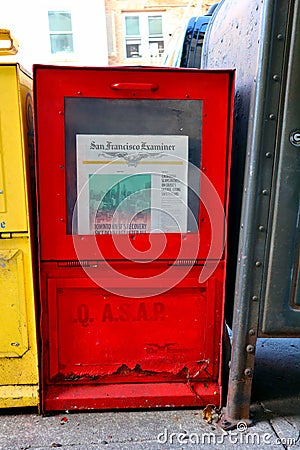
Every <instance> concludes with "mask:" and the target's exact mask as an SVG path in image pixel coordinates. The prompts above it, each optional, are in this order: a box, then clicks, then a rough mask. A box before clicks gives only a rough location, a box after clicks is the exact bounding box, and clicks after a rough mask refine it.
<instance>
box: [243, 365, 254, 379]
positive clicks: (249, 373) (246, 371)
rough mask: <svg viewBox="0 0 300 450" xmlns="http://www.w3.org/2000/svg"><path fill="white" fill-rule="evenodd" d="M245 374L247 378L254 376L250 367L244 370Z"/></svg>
mask: <svg viewBox="0 0 300 450" xmlns="http://www.w3.org/2000/svg"><path fill="white" fill-rule="evenodd" d="M244 374H245V375H246V376H247V377H251V376H252V374H253V370H252V369H251V368H250V367H247V369H245V370H244Z"/></svg>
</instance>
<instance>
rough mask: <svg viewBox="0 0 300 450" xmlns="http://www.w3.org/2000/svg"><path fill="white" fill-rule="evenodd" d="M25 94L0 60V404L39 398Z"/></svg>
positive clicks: (12, 67)
mask: <svg viewBox="0 0 300 450" xmlns="http://www.w3.org/2000/svg"><path fill="white" fill-rule="evenodd" d="M0 41H1V33H0ZM0 46H1V42H0ZM0 54H1V52H0ZM31 92H32V79H31V77H30V76H29V74H27V73H26V72H25V71H24V70H23V69H22V68H21V67H20V66H19V64H17V63H5V64H0V294H1V295H0V317H1V326H0V408H10V407H20V406H36V405H38V401H39V398H38V358H37V343H36V324H35V302H34V282H33V268H32V256H33V255H32V247H33V246H32V236H33V233H32V223H31V220H30V215H29V214H30V212H31V205H30V178H31V177H30V166H31V167H32V165H31V164H30V155H32V150H33V121H32V96H31Z"/></svg>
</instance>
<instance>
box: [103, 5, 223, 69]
mask: <svg viewBox="0 0 300 450" xmlns="http://www.w3.org/2000/svg"><path fill="white" fill-rule="evenodd" d="M216 1H218V0H203V3H202V5H201V6H199V2H197V0H194V1H189V0H106V2H105V3H106V4H105V10H106V20H107V35H108V63H109V65H124V64H125V65H140V64H143V65H145V64H147V65H157V64H159V61H160V56H161V55H162V53H163V51H164V50H165V49H166V47H167V46H168V44H169V42H170V41H171V39H172V37H173V36H174V34H176V33H177V32H178V31H179V30H181V31H182V28H183V27H184V26H185V25H186V23H187V21H188V19H189V18H190V17H191V16H194V15H201V14H203V13H204V12H206V11H207V9H208V7H209V5H211V4H213V3H216ZM200 3H201V2H200Z"/></svg>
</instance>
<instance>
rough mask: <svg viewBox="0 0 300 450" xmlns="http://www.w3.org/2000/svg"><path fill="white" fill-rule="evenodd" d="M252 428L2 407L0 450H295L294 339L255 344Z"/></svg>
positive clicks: (176, 415) (177, 413)
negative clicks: (44, 414) (229, 429)
mask: <svg viewBox="0 0 300 450" xmlns="http://www.w3.org/2000/svg"><path fill="white" fill-rule="evenodd" d="M251 412H252V418H253V426H251V427H249V428H247V426H246V424H244V423H240V424H239V426H238V428H239V429H238V430H234V431H232V432H230V433H227V434H226V433H225V432H224V431H222V430H221V429H219V428H218V427H216V426H215V425H209V424H207V423H206V422H204V420H203V419H202V411H201V410H195V409H193V410H191V409H188V410H187V409H183V410H163V411H161V410H159V411H153V410H152V411H122V412H97V413H90V412H84V413H66V412H65V413H60V414H57V415H53V416H50V417H42V416H39V415H38V414H37V413H36V412H35V411H25V412H24V411H22V412H19V411H18V413H16V411H5V410H2V411H1V414H0V450H25V449H34V450H46V449H52V448H62V449H64V450H96V449H100V450H102V449H105V450H113V449H116V450H117V449H118V450H137V449H139V450H142V449H143V450H144V449H145V450H169V449H172V450H179V449H187V450H191V449H204V448H206V449H208V448H212V449H219V448H224V449H240V450H244V449H247V448H257V449H282V448H284V449H300V436H299V432H300V339H259V340H258V346H257V356H256V369H255V377H254V381H253V400H252V406H251Z"/></svg>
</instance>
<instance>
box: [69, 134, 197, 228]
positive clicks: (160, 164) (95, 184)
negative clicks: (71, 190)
mask: <svg viewBox="0 0 300 450" xmlns="http://www.w3.org/2000/svg"><path fill="white" fill-rule="evenodd" d="M76 158H77V222H78V234H126V233H150V232H151V233H185V232H186V231H187V201H188V199H187V195H188V189H187V184H188V136H181V135H87V134H77V135H76Z"/></svg>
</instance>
